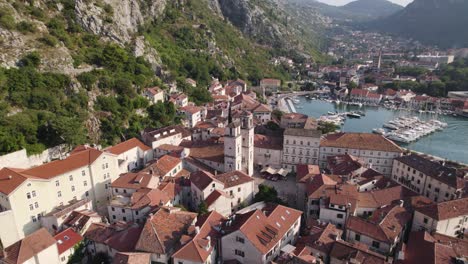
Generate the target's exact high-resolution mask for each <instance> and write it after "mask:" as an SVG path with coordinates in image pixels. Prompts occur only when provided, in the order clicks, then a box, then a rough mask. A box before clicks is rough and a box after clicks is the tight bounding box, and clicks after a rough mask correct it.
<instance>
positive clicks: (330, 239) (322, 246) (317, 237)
mask: <svg viewBox="0 0 468 264" xmlns="http://www.w3.org/2000/svg"><path fill="white" fill-rule="evenodd" d="M307 228H308V232H309V234H308V235H305V236H302V237H301V238H300V239H299V240H298V241H297V243H296V250H298V251H301V248H304V247H305V246H309V247H310V248H313V249H315V250H318V251H320V252H322V254H324V255H328V254H329V253H330V251H331V249H332V247H333V244H334V243H335V241H336V240H337V239H340V238H341V235H342V233H343V231H342V230H340V229H338V228H337V227H336V226H335V225H333V224H330V223H319V222H317V221H315V220H314V221H312V222H311V225H308V226H307Z"/></svg>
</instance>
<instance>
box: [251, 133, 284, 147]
mask: <svg viewBox="0 0 468 264" xmlns="http://www.w3.org/2000/svg"><path fill="white" fill-rule="evenodd" d="M254 145H255V147H256V148H263V149H274V150H283V139H282V138H281V137H272V136H266V135H261V134H255V136H254Z"/></svg>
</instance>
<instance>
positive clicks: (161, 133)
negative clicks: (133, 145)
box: [143, 125, 192, 145]
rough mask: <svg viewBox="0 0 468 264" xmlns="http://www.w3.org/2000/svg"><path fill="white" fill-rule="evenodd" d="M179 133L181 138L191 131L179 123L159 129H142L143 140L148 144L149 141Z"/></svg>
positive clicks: (189, 134) (188, 135)
mask: <svg viewBox="0 0 468 264" xmlns="http://www.w3.org/2000/svg"><path fill="white" fill-rule="evenodd" d="M178 134H180V135H181V137H182V138H187V137H190V136H191V135H192V132H191V131H190V130H189V129H187V128H185V127H184V126H181V125H174V126H167V127H164V128H160V129H154V128H146V129H145V130H144V131H143V141H144V142H145V143H146V144H148V145H150V144H151V142H153V141H157V140H160V139H162V138H167V137H171V136H175V135H178Z"/></svg>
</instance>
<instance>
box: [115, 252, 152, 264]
mask: <svg viewBox="0 0 468 264" xmlns="http://www.w3.org/2000/svg"><path fill="white" fill-rule="evenodd" d="M150 262H151V254H150V253H136V252H117V253H115V256H114V258H113V260H112V264H148V263H150Z"/></svg>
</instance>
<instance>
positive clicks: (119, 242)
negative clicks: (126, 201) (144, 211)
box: [83, 222, 142, 252]
mask: <svg viewBox="0 0 468 264" xmlns="http://www.w3.org/2000/svg"><path fill="white" fill-rule="evenodd" d="M141 231H142V228H141V227H140V226H138V225H136V224H131V223H129V224H127V223H122V222H117V223H115V224H112V225H109V224H103V223H93V224H91V226H90V227H89V228H88V230H87V231H86V233H85V234H84V235H83V236H84V237H85V238H86V239H88V240H92V241H94V242H96V243H100V244H104V245H107V246H109V247H110V248H112V249H114V250H116V251H119V252H131V251H135V245H136V243H137V241H138V239H139V238H140V234H141Z"/></svg>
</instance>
